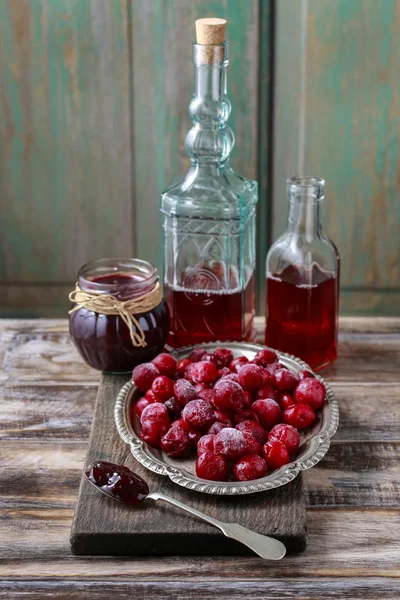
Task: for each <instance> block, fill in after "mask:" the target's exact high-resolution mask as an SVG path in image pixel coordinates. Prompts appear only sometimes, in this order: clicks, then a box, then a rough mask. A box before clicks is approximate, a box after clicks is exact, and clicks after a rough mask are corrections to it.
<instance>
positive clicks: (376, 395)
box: [0, 381, 400, 451]
mask: <svg viewBox="0 0 400 600" xmlns="http://www.w3.org/2000/svg"><path fill="white" fill-rule="evenodd" d="M333 390H334V393H335V395H336V397H337V399H338V402H339V406H340V427H339V429H338V431H337V433H336V434H335V437H334V438H333V440H332V443H333V444H336V443H349V442H399V441H400V403H399V402H398V398H399V397H400V385H399V384H394V385H392V384H390V385H388V384H385V385H384V386H382V385H378V386H377V385H376V384H368V385H359V384H358V383H355V384H354V383H353V384H352V385H349V384H348V383H344V384H343V383H334V384H333ZM96 395H97V383H96V382H95V381H93V382H90V383H89V384H88V385H79V384H75V383H74V382H70V383H67V384H64V383H62V382H58V383H56V384H54V385H51V383H48V384H46V385H43V384H40V383H39V384H37V385H29V384H27V385H21V386H20V385H16V386H13V385H8V386H5V387H3V388H2V389H1V390H0V440H3V441H5V442H11V441H13V440H15V441H19V442H22V441H25V442H29V443H30V442H32V443H36V442H39V443H40V444H42V443H43V442H45V441H51V440H53V441H54V443H57V444H59V443H62V442H63V441H65V442H66V443H68V444H69V443H71V442H74V441H77V442H79V441H81V440H87V439H88V436H89V432H90V426H91V423H92V418H93V408H94V404H95V397H96ZM377 406H379V410H377ZM30 451H31V450H30Z"/></svg>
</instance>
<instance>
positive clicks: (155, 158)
mask: <svg viewBox="0 0 400 600" xmlns="http://www.w3.org/2000/svg"><path fill="white" fill-rule="evenodd" d="M131 11H132V12H131V30H132V57H131V60H132V97H133V140H134V175H133V179H134V198H135V203H136V239H137V252H138V254H139V255H140V256H143V257H146V259H147V260H150V261H151V262H152V263H154V264H155V265H157V266H158V267H159V268H160V269H161V266H162V253H163V251H162V236H161V231H162V229H161V216H160V214H159V197H160V193H161V191H162V190H163V189H164V188H165V186H166V185H167V184H168V183H169V182H170V180H171V179H172V178H173V177H175V176H177V175H178V174H180V173H184V172H185V171H187V170H188V167H189V161H188V157H187V156H186V153H185V150H184V141H185V137H186V134H187V132H188V131H189V129H190V127H191V126H192V123H191V121H190V119H189V114H188V107H189V103H190V100H191V97H192V93H193V64H192V43H193V40H194V22H195V20H196V19H197V18H200V17H205V16H218V17H221V18H226V19H227V20H228V29H227V32H228V33H227V37H228V40H229V42H230V63H231V64H230V67H229V71H228V95H229V98H230V99H231V101H232V104H233V109H232V114H231V117H230V120H229V124H230V126H231V127H232V129H233V131H234V133H235V135H236V138H237V145H236V148H235V149H234V151H233V154H232V161H233V165H234V167H235V168H236V169H237V171H238V173H240V174H242V175H244V176H246V177H249V178H252V179H255V178H256V177H257V140H258V137H257V135H258V127H257V112H258V95H257V89H258V40H259V32H258V26H259V22H258V18H259V1H258V0H254V1H252V2H243V1H242V0H224V2H222V3H221V2H218V1H216V0H193V1H192V2H187V1H186V0H174V2H170V1H169V0H154V1H152V2H148V1H147V0H133V1H132V3H131ZM144 224H145V226H144Z"/></svg>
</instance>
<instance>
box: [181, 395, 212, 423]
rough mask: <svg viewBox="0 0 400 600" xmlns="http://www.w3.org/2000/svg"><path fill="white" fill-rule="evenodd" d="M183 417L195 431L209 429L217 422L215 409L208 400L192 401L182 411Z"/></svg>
mask: <svg viewBox="0 0 400 600" xmlns="http://www.w3.org/2000/svg"><path fill="white" fill-rule="evenodd" d="M182 417H183V419H184V420H185V421H186V423H189V425H190V426H191V427H193V428H194V429H200V430H204V429H208V428H209V427H210V426H211V425H212V423H213V422H214V420H215V417H214V409H213V407H212V406H211V404H210V403H209V402H207V401H206V400H191V401H190V402H188V404H186V406H185V408H184V409H183V411H182Z"/></svg>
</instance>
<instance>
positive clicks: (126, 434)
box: [114, 342, 339, 495]
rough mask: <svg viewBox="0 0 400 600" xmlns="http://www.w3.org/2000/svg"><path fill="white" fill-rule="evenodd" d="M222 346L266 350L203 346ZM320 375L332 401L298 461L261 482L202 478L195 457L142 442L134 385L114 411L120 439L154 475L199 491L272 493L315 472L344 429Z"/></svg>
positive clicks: (305, 437)
mask: <svg viewBox="0 0 400 600" xmlns="http://www.w3.org/2000/svg"><path fill="white" fill-rule="evenodd" d="M222 346H223V347H224V348H229V349H230V350H231V351H232V353H233V355H234V356H235V357H237V356H241V355H244V356H247V358H249V359H252V358H253V357H254V355H255V353H256V352H258V350H261V349H262V348H265V347H266V346H260V345H258V344H246V343H240V342H230V343H228V344H222V343H218V342H216V343H214V342H212V343H208V344H200V347H204V348H206V349H207V350H210V351H213V350H215V349H216V348H221V347H222ZM195 347H199V346H186V347H185V348H180V349H178V350H176V351H175V352H174V353H173V354H174V356H175V358H176V359H177V360H180V359H182V358H185V356H188V355H189V354H190V352H192V350H193V349H194V348H195ZM275 352H276V353H277V355H278V357H279V360H280V362H281V363H282V364H283V365H285V366H286V367H288V368H289V369H290V370H291V371H294V372H295V373H296V372H298V371H300V370H301V369H308V370H309V371H311V369H310V367H309V366H308V365H307V364H306V363H305V362H303V361H302V360H300V359H299V358H296V357H295V356H291V355H290V354H285V353H284V352H278V351H277V350H275ZM315 376H316V378H317V379H319V380H320V381H322V382H323V383H324V385H325V387H326V402H325V405H324V407H323V409H322V410H321V411H319V414H318V415H317V419H316V420H315V422H314V425H313V426H312V428H310V429H307V431H305V432H304V433H302V434H301V444H300V448H299V450H298V452H297V457H296V460H295V461H293V462H291V463H289V464H287V465H285V466H283V467H281V468H280V469H277V470H276V471H273V472H272V473H270V474H269V475H266V476H265V477H262V478H261V479H255V480H253V481H246V482H237V481H232V482H230V481H228V482H225V481H223V482H222V481H221V482H220V483H219V482H218V481H207V480H205V479H200V478H199V477H197V475H196V473H195V459H194V457H193V458H175V459H174V458H171V457H169V456H167V455H166V454H164V453H163V452H162V451H161V450H158V449H157V448H152V447H151V446H149V445H148V444H145V443H144V442H143V441H142V440H141V439H140V421H139V419H138V417H137V416H136V414H134V413H133V411H132V410H130V407H131V405H132V403H134V402H135V401H136V400H137V399H138V398H139V392H138V390H137V388H136V387H135V386H134V384H133V382H132V381H129V382H128V383H127V384H125V385H124V386H123V388H122V389H121V391H120V393H119V394H118V397H117V401H116V404H115V409H114V417H115V423H116V426H117V429H118V433H119V435H120V436H121V438H122V439H123V440H124V442H126V443H127V444H129V445H130V448H131V452H132V454H133V456H134V457H135V458H136V460H137V461H139V462H140V463H141V464H142V465H143V466H144V467H146V468H147V469H149V470H150V471H154V472H155V473H158V474H159V475H166V476H167V477H169V478H170V479H171V480H172V481H173V482H174V483H177V484H178V485H182V486H183V487H186V488H189V489H191V490H195V491H197V492H203V493H206V494H220V495H237V494H253V493H254V492H262V491H265V490H272V489H273V488H277V487H280V486H281V485H285V484H286V483H289V481H292V479H294V478H295V477H296V476H297V475H298V474H299V473H300V471H305V470H306V469H310V468H311V467H314V466H315V465H316V464H317V463H319V461H320V460H321V459H322V458H323V457H324V456H325V454H326V453H327V451H328V449H329V446H330V439H331V437H332V436H333V435H334V434H335V432H336V430H337V428H338V424H339V406H338V402H337V400H336V398H335V397H334V395H333V392H332V390H331V388H330V387H329V385H328V384H327V383H326V381H325V380H324V379H323V378H322V377H321V376H320V375H317V374H315ZM132 413H133V414H134V418H133V423H131V419H130V414H132Z"/></svg>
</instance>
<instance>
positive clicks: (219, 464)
mask: <svg viewBox="0 0 400 600" xmlns="http://www.w3.org/2000/svg"><path fill="white" fill-rule="evenodd" d="M196 475H197V477H200V478H201V479H209V480H210V481H226V479H227V477H228V461H227V460H226V458H224V457H223V456H220V455H218V454H214V452H204V454H201V455H200V456H199V457H198V458H197V461H196Z"/></svg>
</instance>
